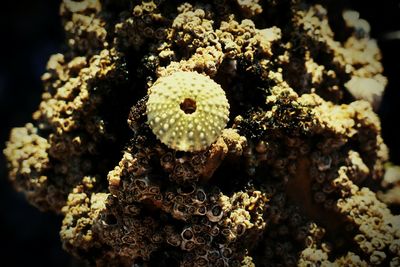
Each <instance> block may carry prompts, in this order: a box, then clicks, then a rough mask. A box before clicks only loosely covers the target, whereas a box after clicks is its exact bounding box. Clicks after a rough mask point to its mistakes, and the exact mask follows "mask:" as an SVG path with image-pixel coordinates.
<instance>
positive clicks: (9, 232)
mask: <svg viewBox="0 0 400 267" xmlns="http://www.w3.org/2000/svg"><path fill="white" fill-rule="evenodd" d="M336 1H337V0H336ZM59 3H60V0H57V1H55V0H34V1H32V0H19V1H3V3H2V4H1V7H0V48H1V54H0V119H1V122H2V125H1V126H0V151H2V150H3V149H4V145H5V142H6V140H7V139H8V135H9V131H10V129H11V128H12V127H16V126H22V125H24V124H25V123H26V122H28V121H30V120H31V113H32V112H33V111H34V110H35V109H36V108H37V106H38V104H39V101H40V93H41V91H42V86H41V82H40V76H41V75H42V74H43V72H44V70H45V66H46V62H47V60H48V58H49V56H50V55H51V54H54V53H57V52H63V51H64V50H65V46H64V44H63V41H64V36H63V31H62V26H61V22H60V18H59V16H58V10H59ZM347 3H348V4H349V5H350V7H352V8H353V9H355V10H358V11H359V12H360V13H361V17H362V18H364V19H366V20H367V21H369V22H370V24H371V28H372V37H374V38H376V39H377V40H378V42H379V45H380V48H381V50H382V54H383V65H384V67H385V73H384V74H385V75H386V76H387V77H388V78H389V85H388V87H387V89H386V91H385V95H384V99H383V104H382V106H381V108H380V110H379V112H378V113H379V116H380V117H381V120H382V128H383V137H384V140H385V142H386V144H387V145H388V146H389V148H390V149H391V159H392V161H393V162H394V163H396V164H400V130H399V129H400V127H398V124H399V123H400V1H399V0H391V1H389V0H383V1H379V2H377V1H364V0H353V1H347ZM395 31H399V32H398V37H397V39H396V38H386V37H385V36H387V33H390V32H395ZM61 220H62V217H60V216H56V215H54V214H51V213H41V212H39V211H38V210H37V209H35V208H34V207H32V206H30V205H29V204H28V203H27V201H26V200H25V199H24V196H23V195H22V194H19V193H16V192H15V191H14V190H13V189H12V187H11V185H10V183H9V182H8V180H7V172H6V167H5V162H4V156H3V154H2V153H0V242H1V244H0V246H1V249H0V260H1V265H2V266H30V267H35V266H41V267H46V266H60V267H62V266H68V267H72V266H74V267H76V266H78V265H79V264H77V262H76V261H75V260H74V259H72V257H70V256H69V255H68V254H66V253H65V252H64V251H63V250H62V248H61V242H60V239H59V236H58V232H59V230H60V227H61Z"/></svg>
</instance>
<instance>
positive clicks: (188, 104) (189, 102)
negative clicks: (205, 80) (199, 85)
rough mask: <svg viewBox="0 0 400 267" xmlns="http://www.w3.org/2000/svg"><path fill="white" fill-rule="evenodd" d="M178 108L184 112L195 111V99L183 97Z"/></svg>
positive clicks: (190, 112)
mask: <svg viewBox="0 0 400 267" xmlns="http://www.w3.org/2000/svg"><path fill="white" fill-rule="evenodd" d="M180 108H181V110H182V111H183V112H185V114H192V113H193V112H195V111H196V101H195V100H193V99H191V98H185V99H184V100H183V101H182V103H181V104H180Z"/></svg>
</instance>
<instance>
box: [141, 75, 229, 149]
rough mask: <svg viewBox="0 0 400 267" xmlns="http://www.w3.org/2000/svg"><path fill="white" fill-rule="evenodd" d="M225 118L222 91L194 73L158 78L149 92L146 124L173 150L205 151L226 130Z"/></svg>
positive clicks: (209, 80)
mask: <svg viewBox="0 0 400 267" xmlns="http://www.w3.org/2000/svg"><path fill="white" fill-rule="evenodd" d="M228 117H229V103H228V100H227V99H226V96H225V92H224V90H223V89H222V88H221V86H220V85H219V84H217V83H216V82H214V81H213V80H212V79H211V78H209V77H207V76H205V75H202V74H199V73H197V72H182V71H178V72H175V73H173V74H171V75H169V76H165V77H160V78H159V79H158V80H157V81H156V82H155V83H154V85H153V86H152V87H150V89H149V99H148V101H147V122H148V124H149V125H150V128H151V129H152V131H153V133H154V134H155V135H156V136H157V138H158V139H159V140H160V141H161V142H162V143H164V144H166V145H167V146H169V147H171V148H173V149H175V150H180V151H199V150H204V149H206V148H207V147H208V146H209V145H211V144H212V143H213V142H214V141H215V140H216V139H217V137H218V136H219V135H220V134H221V131H222V130H223V129H224V128H225V127H226V124H227V122H228Z"/></svg>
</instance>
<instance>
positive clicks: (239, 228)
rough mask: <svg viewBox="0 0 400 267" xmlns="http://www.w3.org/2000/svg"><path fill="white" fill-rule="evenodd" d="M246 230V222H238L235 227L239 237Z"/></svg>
mask: <svg viewBox="0 0 400 267" xmlns="http://www.w3.org/2000/svg"><path fill="white" fill-rule="evenodd" d="M245 232H246V225H245V224H244V223H238V224H237V225H236V227H235V234H236V235H237V236H238V237H239V236H242V235H243V234H244V233H245Z"/></svg>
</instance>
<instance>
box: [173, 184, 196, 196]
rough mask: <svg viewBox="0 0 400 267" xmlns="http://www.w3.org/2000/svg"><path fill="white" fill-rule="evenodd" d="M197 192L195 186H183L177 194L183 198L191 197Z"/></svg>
mask: <svg viewBox="0 0 400 267" xmlns="http://www.w3.org/2000/svg"><path fill="white" fill-rule="evenodd" d="M195 190H196V185H195V184H193V183H192V184H188V185H182V186H180V187H178V189H177V192H178V194H181V195H183V196H187V195H191V194H192V193H193V192H194V191H195Z"/></svg>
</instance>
